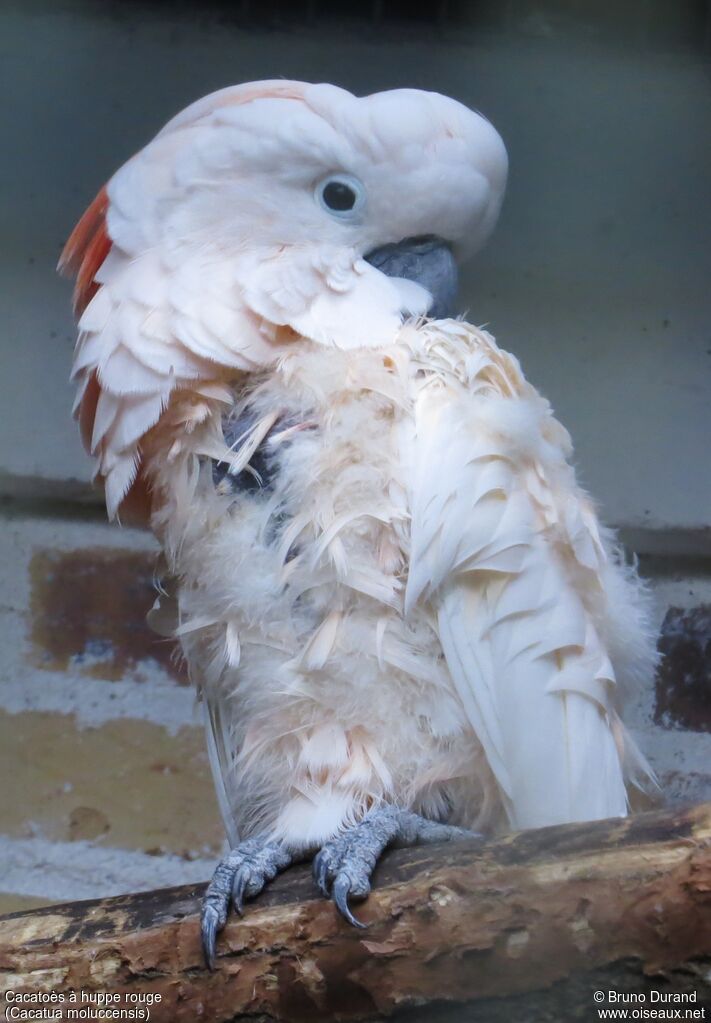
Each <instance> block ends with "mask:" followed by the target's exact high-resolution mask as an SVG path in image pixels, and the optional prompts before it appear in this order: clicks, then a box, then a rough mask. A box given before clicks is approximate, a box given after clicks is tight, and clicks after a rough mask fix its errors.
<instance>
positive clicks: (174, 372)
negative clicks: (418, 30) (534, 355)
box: [60, 81, 507, 514]
mask: <svg viewBox="0 0 711 1023" xmlns="http://www.w3.org/2000/svg"><path fill="white" fill-rule="evenodd" d="M506 171H507V159H506V150H505V148H504V145H503V142H502V141H501V138H500V137H499V135H498V133H497V132H496V131H495V129H494V128H493V127H492V126H491V124H490V123H489V122H488V121H487V120H486V119H485V118H484V117H482V116H481V115H480V114H477V113H474V112H473V111H471V110H469V109H467V107H465V106H463V105H462V104H461V103H458V102H456V101H455V100H452V99H448V98H447V97H445V96H440V95H438V94H437V93H428V92H420V91H417V90H414V89H398V90H394V91H391V92H381V93H375V94H374V95H372V96H365V97H362V98H357V97H356V96H353V95H352V94H351V93H349V92H346V91H345V90H343V89H339V88H336V87H335V86H332V85H309V84H305V83H302V82H287V81H271V82H254V83H250V84H247V85H239V86H234V87H231V88H227V89H223V90H221V91H220V92H216V93H213V94H212V95H210V96H207V97H205V98H204V99H202V100H199V101H198V102H197V103H194V104H193V105H192V106H189V107H188V108H187V109H186V110H184V111H183V112H182V113H180V114H178V116H177V117H175V118H173V120H171V121H170V122H169V123H168V124H167V125H166V126H165V127H164V128H163V129H162V131H160V132H159V133H158V135H157V136H156V137H155V138H154V139H153V140H152V141H151V142H149V143H148V145H146V146H145V147H144V148H143V149H142V150H141V151H140V152H138V153H137V154H136V155H135V156H134V157H132V158H131V159H130V160H129V161H128V162H127V163H126V164H124V166H123V167H121V168H120V169H119V170H118V171H117V172H116V174H114V176H113V177H112V178H111V179H110V181H109V182H108V184H107V186H106V187H105V188H104V189H102V190H101V191H100V192H99V195H98V196H97V198H96V199H95V201H94V202H93V203H92V205H91V206H90V207H89V209H88V210H87V212H86V213H85V214H84V216H83V217H82V219H81V220H80V221H79V224H78V225H77V227H76V228H75V230H74V232H73V233H72V235H71V236H70V238H69V240H68V242H67V245H66V247H65V250H64V253H63V255H62V260H61V261H60V268H68V269H69V270H72V271H74V272H75V273H76V274H77V286H76V290H75V304H76V307H77V309H78V311H79V313H80V314H81V318H80V320H79V342H78V344H77V349H76V353H75V358H74V374H73V375H74V378H75V380H76V381H77V385H78V396H77V402H76V410H77V415H78V417H79V420H80V424H81V428H82V433H83V436H84V439H85V442H86V445H87V447H88V448H89V450H90V451H91V453H92V454H93V455H94V457H95V460H96V471H97V474H98V475H99V476H101V477H102V478H103V479H104V480H105V481H106V493H107V504H108V507H109V511H110V513H111V514H114V513H115V511H116V509H117V508H118V507H119V505H120V503H121V502H122V501H123V499H124V497H125V495H126V493H127V491H128V489H129V488H130V487H131V486H132V485H133V483H134V482H135V480H136V474H137V473H138V472H139V471H140V465H141V456H140V448H141V443H142V442H141V438H142V437H143V436H144V435H145V433H146V432H147V431H148V430H150V429H151V428H152V427H153V426H155V425H156V423H158V421H159V419H160V418H161V416H162V414H163V412H164V411H165V409H166V408H167V407H168V405H169V404H170V402H171V401H172V397H173V395H174V394H175V393H176V392H178V391H180V392H185V391H186V390H188V391H191V392H193V393H196V394H197V393H200V394H202V395H207V394H208V391H206V389H205V388H206V385H205V384H204V383H200V382H201V381H207V380H214V379H217V378H219V379H224V374H225V372H227V373H229V372H233V371H235V370H238V371H246V372H250V371H253V370H255V369H264V368H265V367H267V366H269V365H271V364H273V363H274V362H275V361H276V360H277V359H278V358H279V357H280V355H282V354H284V346H285V345H289V344H290V343H292V342H293V341H294V339H295V338H297V337H302V338H306V339H308V340H310V341H313V342H317V343H319V344H324V345H330V346H337V347H340V348H354V347H361V346H375V347H377V346H383V345H387V344H390V343H391V342H393V341H394V340H395V339H396V337H397V335H398V332H399V330H400V327H401V325H402V322H403V319H404V318H406V317H408V316H422V315H430V316H434V317H441V316H443V315H448V314H450V313H451V312H453V309H452V303H453V300H454V297H455V293H456V264H457V261H459V260H460V259H461V258H463V257H465V256H467V255H469V254H471V253H472V252H473V251H475V250H476V249H477V248H479V246H480V245H481V244H482V243H483V242H484V241H485V239H486V237H487V236H488V234H489V233H490V231H491V230H492V228H493V226H494V223H495V221H496V217H497V215H498V212H499V208H500V205H501V201H502V198H503V193H504V187H505V181H506ZM198 384H199V385H200V387H202V391H200V387H198Z"/></svg>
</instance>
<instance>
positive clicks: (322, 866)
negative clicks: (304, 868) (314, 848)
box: [312, 849, 330, 899]
mask: <svg viewBox="0 0 711 1023" xmlns="http://www.w3.org/2000/svg"><path fill="white" fill-rule="evenodd" d="M329 866H330V864H329V858H328V855H327V853H326V850H325V849H321V851H320V852H318V853H317V854H316V856H315V857H314V862H313V866H312V871H313V877H314V881H315V882H316V885H317V887H318V890H319V891H320V892H321V894H322V895H323V896H324V898H326V899H327V898H328V896H329V894H330V893H329V889H328V880H329V878H328V872H329Z"/></svg>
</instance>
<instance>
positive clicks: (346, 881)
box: [332, 874, 369, 930]
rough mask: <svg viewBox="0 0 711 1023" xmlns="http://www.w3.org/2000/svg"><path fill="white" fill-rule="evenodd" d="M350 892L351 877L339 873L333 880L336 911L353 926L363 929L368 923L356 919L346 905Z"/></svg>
mask: <svg viewBox="0 0 711 1023" xmlns="http://www.w3.org/2000/svg"><path fill="white" fill-rule="evenodd" d="M350 893H351V879H350V878H349V876H348V874H339V875H338V877H337V878H336V880H335V881H334V882H333V891H332V897H333V901H334V902H335V903H336V906H337V908H338V912H339V913H340V914H341V916H343V917H345V919H346V920H347V921H348V923H349V924H351V925H352V926H353V927H359V928H360V929H361V930H365V929H366V928H367V927H368V926H369V925H368V924H364V923H363V921H362V920H358V919H357V918H356V917H354V916H353V914H352V913H351V910H350V906H349V905H348V896H349V895H350Z"/></svg>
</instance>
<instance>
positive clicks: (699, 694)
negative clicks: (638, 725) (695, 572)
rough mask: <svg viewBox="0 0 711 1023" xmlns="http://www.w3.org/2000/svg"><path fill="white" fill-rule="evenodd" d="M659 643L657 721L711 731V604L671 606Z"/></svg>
mask: <svg viewBox="0 0 711 1023" xmlns="http://www.w3.org/2000/svg"><path fill="white" fill-rule="evenodd" d="M658 646H659V650H660V652H661V653H662V654H663V655H664V656H663V660H662V662H661V664H660V666H659V671H658V673H657V681H656V707H655V712H654V721H655V723H656V724H659V725H664V726H667V727H669V726H676V727H679V728H685V729H688V730H689V731H692V732H711V699H709V679H710V678H711V604H700V605H698V606H696V607H692V608H680V607H670V608H669V610H668V611H667V613H666V616H665V618H664V622H663V623H662V630H661V634H660V637H659V644H658Z"/></svg>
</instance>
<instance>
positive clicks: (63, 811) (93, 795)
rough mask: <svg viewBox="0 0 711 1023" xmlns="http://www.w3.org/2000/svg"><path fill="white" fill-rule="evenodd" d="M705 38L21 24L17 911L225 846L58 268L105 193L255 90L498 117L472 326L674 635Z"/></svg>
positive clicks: (253, 17)
mask: <svg viewBox="0 0 711 1023" xmlns="http://www.w3.org/2000/svg"><path fill="white" fill-rule="evenodd" d="M270 11H271V14H270V13H269V12H270ZM408 11H409V14H408ZM406 15H407V16H406ZM708 25H709V18H708V11H707V5H706V4H704V3H701V2H697V0H630V2H629V3H623V4H620V3H617V4H614V3H608V2H592V0H566V2H563V0H540V2H535V0H507V2H502V3H494V2H493V0H490V2H486V3H485V2H478V3H472V2H469V3H467V2H460V3H455V2H450V3H449V4H447V3H444V2H442V0H437V2H434V0H433V2H432V3H431V4H430V5H426V4H423V5H419V6H418V5H417V4H414V3H412V4H409V5H407V4H404V3H387V2H381V3H371V2H369V0H361V2H359V3H347V4H343V5H332V4H327V3H320V2H318V0H311V2H309V3H307V2H305V0H304V2H303V3H297V2H294V3H291V4H279V3H271V4H270V5H268V9H267V6H265V3H262V4H261V5H257V4H256V3H254V4H251V3H249V2H246V0H242V2H240V3H235V4H226V3H222V4H219V5H209V4H207V5H206V4H201V5H197V4H195V5H191V4H188V3H183V4H176V3H163V4H161V3H153V4H146V3H127V2H124V3H111V2H100V0H94V2H89V0H74V2H68V0H58V2H50V0H30V2H23V3H19V2H18V3H12V2H8V0H6V2H4V3H3V4H2V5H1V6H0V73H1V74H2V82H1V83H0V84H1V85H2V96H3V102H2V103H1V104H0V138H1V139H2V140H3V155H2V158H1V159H0V218H1V224H2V230H1V232H0V356H1V359H2V373H1V375H0V408H2V431H1V432H0V498H4V500H3V501H2V511H3V515H2V518H1V519H0V565H2V578H1V579H0V655H1V658H2V659H1V662H0V772H2V776H3V777H5V778H13V779H15V782H14V783H13V784H12V785H10V786H3V788H2V791H1V792H0V910H1V909H2V908H3V907H4V908H6V909H11V908H15V907H17V906H20V905H26V904H28V903H32V902H36V901H40V902H46V901H48V900H52V899H63V898H78V897H87V896H90V895H101V894H108V893H110V892H114V891H125V890H129V889H134V890H135V889H137V888H140V887H152V886H155V885H158V884H161V883H177V882H178V881H181V880H188V879H190V880H193V879H198V878H205V877H207V875H208V873H209V869H210V865H211V863H212V860H213V858H214V856H215V855H216V854H217V851H218V850H219V847H220V842H221V829H220V825H219V822H218V819H217V812H216V809H215V805H214V800H213V796H212V788H211V782H210V779H209V777H208V768H207V762H206V758H205V755H204V752H203V745H202V737H201V735H200V721H199V715H196V713H195V711H194V708H193V702H192V696H191V694H190V690H189V689H188V688H187V687H186V686H185V679H184V678H183V677H182V675H181V673H180V671H179V670H178V669H176V668H175V666H174V665H172V664H171V662H170V658H169V656H166V652H165V649H164V648H161V647H157V646H155V645H154V646H152V647H151V646H150V645H149V640H148V639H147V638H146V636H145V635H144V633H142V632H141V628H142V626H141V622H142V616H143V611H144V610H145V607H146V606H147V605H149V604H150V599H151V598H150V576H151V563H152V558H153V553H152V552H153V547H152V542H151V541H150V540H149V538H148V537H147V536H145V535H143V534H139V533H134V532H131V531H130V530H124V531H119V530H118V529H116V528H114V527H108V526H106V525H103V524H102V523H101V521H100V520H101V517H102V512H101V508H100V497H99V496H98V495H92V491H91V490H90V489H89V487H88V484H87V481H88V478H89V464H88V460H87V458H86V457H85V455H84V453H83V451H82V450H81V446H80V443H79V439H78V437H77V434H76V430H75V427H74V424H73V423H72V422H71V421H70V417H69V409H70V407H71V400H72V392H71V388H70V386H69V384H68V382H67V376H68V372H69V366H70V361H71V351H72V346H73V339H74V330H73V325H72V322H71V316H70V311H69V298H70V286H69V284H68V283H67V282H63V281H60V280H59V279H58V278H57V277H56V276H55V274H54V265H55V263H56V260H57V257H58V255H59V252H60V249H61V246H62V244H63V242H64V240H65V239H66V237H67V234H68V233H69V231H70V230H71V228H72V226H73V224H74V223H75V221H76V219H77V218H78V216H79V215H80V214H81V212H82V211H83V209H84V208H85V206H86V204H87V203H88V202H89V201H90V199H91V198H92V197H93V195H94V194H95V192H96V191H97V190H98V188H99V186H100V185H101V184H102V183H103V182H104V181H105V180H106V179H107V177H108V176H109V175H110V174H111V173H112V171H113V170H115V169H116V167H117V166H118V165H119V164H120V163H121V162H122V161H123V160H124V159H126V158H127V157H128V156H129V155H130V154H131V153H132V152H134V151H135V150H136V149H137V148H138V147H140V146H141V145H142V144H143V143H144V142H145V141H147V140H148V139H149V138H150V137H151V135H152V134H153V133H154V132H155V131H156V130H157V129H158V128H159V127H160V126H161V125H162V124H163V123H164V122H165V121H166V120H167V119H168V118H169V117H170V116H171V115H172V114H173V113H175V112H176V111H177V110H179V109H180V108H181V107H183V106H184V105H185V104H187V103H188V102H190V101H191V100H193V99H195V98H196V97H198V96H200V95H203V94H205V93H207V92H209V91H211V90H213V89H216V88H220V87H222V86H224V85H227V84H230V83H234V82H238V81H244V80H250V79H256V78H270V77H293V78H305V79H308V80H326V81H333V82H336V83H338V84H340V85H342V86H345V87H346V88H349V89H352V90H354V91H356V92H359V93H363V92H370V91H374V90H378V89H383V88H388V87H396V86H403V85H408V86H417V87H420V88H426V89H434V90H437V91H441V92H445V93H449V94H451V95H453V96H455V97H457V98H459V99H461V100H463V101H464V102H465V103H468V104H470V105H472V106H475V107H477V108H478V109H480V110H482V111H483V112H484V113H485V114H486V115H487V116H489V117H490V118H491V119H492V120H493V122H494V123H495V124H496V126H497V127H498V128H499V130H500V131H501V133H502V135H503V136H504V138H505V140H506V142H507V145H508V147H509V151H510V157H511V178H510V188H509V195H508V199H507V202H506V205H505V208H504V212H503V216H502V219H501V223H500V226H499V228H498V231H497V233H496V234H495V236H494V238H493V240H492V242H491V243H490V245H489V247H488V248H487V249H486V250H485V251H484V252H483V253H482V254H481V255H480V256H479V257H478V258H477V259H476V261H475V262H474V263H472V264H471V266H470V267H469V268H468V269H467V273H466V276H465V282H464V291H463V307H464V308H468V310H469V318H470V319H472V320H474V321H475V322H477V323H480V324H481V323H486V324H488V325H489V328H490V329H491V330H492V332H493V333H494V334H495V335H496V336H497V338H498V340H499V342H500V343H501V344H502V345H503V346H504V347H506V348H508V349H510V350H511V351H513V352H515V353H516V354H517V355H518V356H519V357H520V358H521V360H522V362H523V365H524V368H525V370H526V372H527V375H528V376H529V378H530V379H531V380H532V381H533V382H534V383H535V384H536V385H537V386H538V387H539V388H540V389H541V390H542V391H543V392H544V393H545V394H546V395H547V396H548V397H549V398H550V399H551V400H552V402H553V404H554V406H555V408H556V409H557V412H558V414H559V415H560V417H561V418H562V420H563V421H564V422H565V423H566V425H567V426H568V427H569V429H570V430H571V432H572V434H573V438H574V440H575V444H576V451H577V461H578V466H579V470H580V473H581V476H582V479H583V480H584V481H585V483H586V484H587V485H588V487H589V488H590V489H591V490H592V492H593V493H594V494H595V495H596V496H597V497H598V499H599V500H600V502H601V504H602V507H603V510H604V514H605V516H606V518H607V520H608V521H610V522H612V523H614V524H616V525H618V526H621V527H623V531H624V535H625V537H626V538H627V539H628V540H630V542H631V544H632V546H633V547H634V548H636V549H637V550H639V551H641V552H642V553H643V554H644V553H645V552H650V551H651V552H656V554H655V557H654V558H652V559H651V560H650V559H647V560H646V561H645V567H646V569H647V570H648V571H649V573H650V574H651V575H652V578H653V587H654V593H655V601H656V615H657V622H658V623H661V621H662V619H663V618H664V616H665V614H666V612H667V609H668V607H669V606H670V605H671V604H674V605H676V606H678V607H681V608H682V609H689V608H692V609H698V605H699V604H700V603H701V602H702V601H703V599H708V596H709V593H711V586H710V585H709V576H708V564H709V563H708V561H705V560H703V557H702V555H704V552H705V554H706V557H708V555H709V552H710V551H711V546H710V544H709V535H710V534H709V514H710V509H711V474H710V473H709V459H708V447H709V435H710V433H711V431H710V430H709V412H708V408H709V395H710V393H711V386H710V385H711V287H710V285H709V279H710V274H709V270H710V266H711V260H710V258H709V242H710V239H711V201H709V193H710V191H711V76H710V75H709V53H708V46H707V40H708V38H709V29H708ZM137 580H138V581H137ZM694 613H695V612H694ZM700 628H701V632H700V636H701V639H700V640H699V642H700V643H702V641H703V635H704V634H703V627H700ZM151 642H152V641H151ZM702 667H703V665H702ZM694 679H696V676H693V678H692V682H693V681H694ZM660 685H661V688H660ZM664 685H665V684H664V683H661V684H660V683H659V682H657V683H656V684H655V682H654V680H650V684H649V688H648V691H646V692H645V693H643V694H642V695H641V697H640V700H639V701H638V703H637V705H636V706H635V707H633V708H632V709H631V715H632V718H631V720H632V723H633V725H634V727H635V731H636V734H637V736H638V738H639V740H640V742H641V744H642V746H643V748H644V749H645V751H646V752H647V753H648V754H649V756H650V757H651V759H652V760H653V762H654V764H655V766H656V767H657V769H658V770H659V773H660V776H661V777H662V781H663V783H664V786H665V788H666V791H667V793H668V794H669V795H670V797H671V798H676V799H683V798H700V797H701V796H703V795H706V796H707V797H708V795H709V794H711V770H710V768H709V764H711V734H709V729H711V720H709V715H708V711H707V710H706V711H703V710H700V711H698V713H697V712H696V710H695V709H694V707H695V704H694V699H696V700H697V701H700V702H701V703H703V700H704V699H706V697H705V693H706V691H707V690H703V691H702V690H700V689H698V687H697V691H696V695H695V696H694V694H693V693H692V698H691V712H690V713H689V714H686V716H684V715H683V714H682V715H681V716H680V715H679V714H678V713H676V711H678V701H677V703H676V704H675V703H674V694H673V692H672V693H671V696H670V694H669V692H668V691H667V690H666V689H665V688H664ZM692 688H693V687H692ZM662 697H664V699H666V700H667V702H666V703H664V704H663V705H662V703H660V700H661V699H662ZM667 698H668V699H667ZM699 705H700V704H699ZM707 705H708V700H707V699H706V706H707ZM685 706H686V705H685ZM675 707H676V711H675ZM670 708H671V709H670ZM697 709H698V708H697ZM704 714H705V715H706V716H704ZM3 893H4V894H3Z"/></svg>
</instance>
